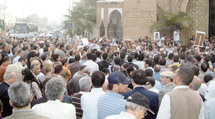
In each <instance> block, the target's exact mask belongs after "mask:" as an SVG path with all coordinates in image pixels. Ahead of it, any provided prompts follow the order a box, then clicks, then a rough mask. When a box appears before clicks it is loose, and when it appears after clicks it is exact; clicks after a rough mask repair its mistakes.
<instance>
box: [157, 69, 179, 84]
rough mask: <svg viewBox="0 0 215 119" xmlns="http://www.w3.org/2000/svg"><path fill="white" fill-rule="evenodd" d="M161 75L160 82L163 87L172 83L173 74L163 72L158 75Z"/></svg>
mask: <svg viewBox="0 0 215 119" xmlns="http://www.w3.org/2000/svg"><path fill="white" fill-rule="evenodd" d="M160 75H161V79H160V80H161V82H162V84H163V85H167V84H169V83H171V82H173V79H174V76H175V74H174V73H173V72H171V71H164V72H162V73H160Z"/></svg>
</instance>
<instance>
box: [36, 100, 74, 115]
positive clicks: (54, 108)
mask: <svg viewBox="0 0 215 119" xmlns="http://www.w3.org/2000/svg"><path fill="white" fill-rule="evenodd" d="M32 110H34V112H35V113H36V114H39V115H42V116H46V117H48V118H50V119H76V111H75V107H74V106H73V105H72V104H68V103H62V102H61V101H60V100H55V101H52V100H49V101H48V102H45V103H41V104H38V105H35V106H34V107H32Z"/></svg>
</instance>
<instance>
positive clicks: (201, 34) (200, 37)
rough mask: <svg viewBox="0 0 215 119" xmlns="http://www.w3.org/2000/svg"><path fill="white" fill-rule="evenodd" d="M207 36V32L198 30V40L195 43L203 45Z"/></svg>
mask: <svg viewBox="0 0 215 119" xmlns="http://www.w3.org/2000/svg"><path fill="white" fill-rule="evenodd" d="M205 36H206V33H205V32H202V31H196V40H195V43H194V45H195V46H199V47H203V42H204V38H205Z"/></svg>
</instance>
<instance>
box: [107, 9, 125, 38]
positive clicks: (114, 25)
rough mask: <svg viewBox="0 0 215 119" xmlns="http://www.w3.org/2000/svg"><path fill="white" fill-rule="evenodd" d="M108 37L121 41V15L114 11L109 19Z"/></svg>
mask: <svg viewBox="0 0 215 119" xmlns="http://www.w3.org/2000/svg"><path fill="white" fill-rule="evenodd" d="M110 36H112V37H114V38H117V37H119V39H120V40H122V39H123V27H122V15H121V14H120V12H119V11H117V10H114V11H113V12H112V13H111V14H110V17H109V23H108V37H110Z"/></svg>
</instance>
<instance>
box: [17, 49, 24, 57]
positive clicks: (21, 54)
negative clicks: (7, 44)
mask: <svg viewBox="0 0 215 119" xmlns="http://www.w3.org/2000/svg"><path fill="white" fill-rule="evenodd" d="M17 55H18V56H20V57H23V56H24V51H23V50H22V49H20V50H18V51H17Z"/></svg>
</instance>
